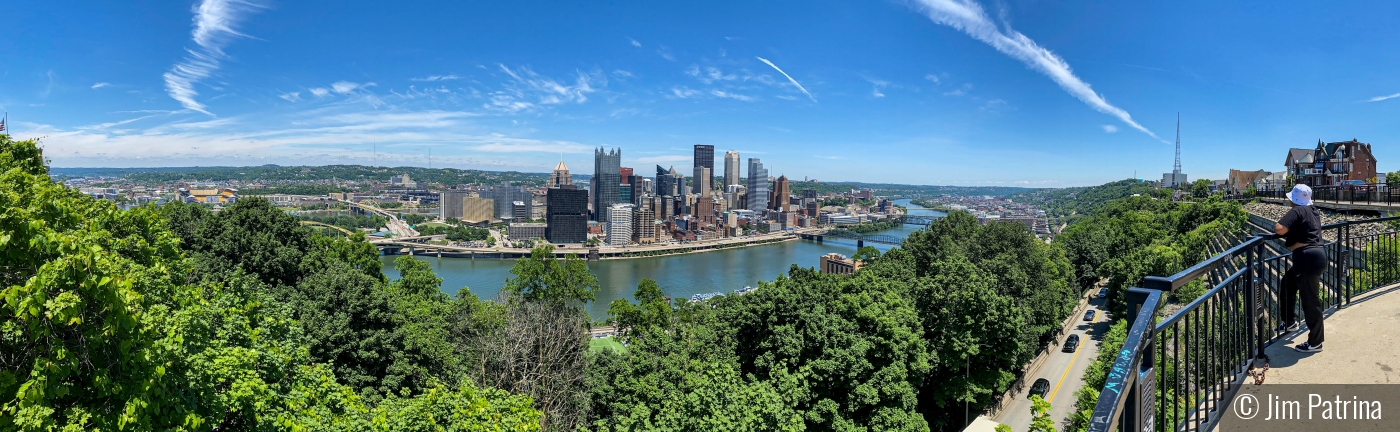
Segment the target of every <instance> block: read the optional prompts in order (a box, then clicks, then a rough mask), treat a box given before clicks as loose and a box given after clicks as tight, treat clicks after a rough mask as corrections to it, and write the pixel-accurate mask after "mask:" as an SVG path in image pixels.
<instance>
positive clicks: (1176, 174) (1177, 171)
mask: <svg viewBox="0 0 1400 432" xmlns="http://www.w3.org/2000/svg"><path fill="white" fill-rule="evenodd" d="M1180 178H1181V113H1176V163H1174V164H1172V183H1176V182H1177V181H1179V180H1178V179H1180Z"/></svg>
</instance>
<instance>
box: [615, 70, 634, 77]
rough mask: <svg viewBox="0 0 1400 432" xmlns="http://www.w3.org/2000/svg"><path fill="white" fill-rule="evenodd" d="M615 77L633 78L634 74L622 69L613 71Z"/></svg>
mask: <svg viewBox="0 0 1400 432" xmlns="http://www.w3.org/2000/svg"><path fill="white" fill-rule="evenodd" d="M613 75H617V76H619V77H623V78H631V77H632V73H631V72H628V71H625V70H622V69H618V70H614V71H613Z"/></svg>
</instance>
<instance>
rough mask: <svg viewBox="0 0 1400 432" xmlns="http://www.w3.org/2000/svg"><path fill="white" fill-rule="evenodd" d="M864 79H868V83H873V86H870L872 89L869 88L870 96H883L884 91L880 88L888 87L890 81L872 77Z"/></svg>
mask: <svg viewBox="0 0 1400 432" xmlns="http://www.w3.org/2000/svg"><path fill="white" fill-rule="evenodd" d="M865 80H866V81H870V84H871V85H873V86H875V87H874V88H872V89H871V90H870V95H871V96H874V97H877V98H882V97H885V93H884V92H881V91H880V89H883V88H885V87H889V86H890V82H889V81H884V80H877V79H873V78H866V79H865ZM896 87H898V86H896Z"/></svg>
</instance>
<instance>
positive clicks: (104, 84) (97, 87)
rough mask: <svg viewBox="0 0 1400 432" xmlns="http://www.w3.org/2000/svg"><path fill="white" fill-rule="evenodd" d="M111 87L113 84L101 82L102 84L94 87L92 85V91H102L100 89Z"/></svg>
mask: <svg viewBox="0 0 1400 432" xmlns="http://www.w3.org/2000/svg"><path fill="white" fill-rule="evenodd" d="M110 85H111V84H109V83H105V82H100V83H96V84H93V85H92V89H93V90H97V89H100V88H103V87H107V86H110Z"/></svg>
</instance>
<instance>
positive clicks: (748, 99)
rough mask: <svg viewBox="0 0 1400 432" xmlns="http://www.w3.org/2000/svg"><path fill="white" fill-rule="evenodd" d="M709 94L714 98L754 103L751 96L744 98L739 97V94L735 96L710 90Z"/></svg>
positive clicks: (743, 96)
mask: <svg viewBox="0 0 1400 432" xmlns="http://www.w3.org/2000/svg"><path fill="white" fill-rule="evenodd" d="M710 94H711V95H713V96H714V97H720V98H727V99H734V100H741V101H744V102H753V101H754V98H753V97H752V96H745V95H741V94H737V93H730V92H726V91H722V90H711V91H710Z"/></svg>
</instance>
